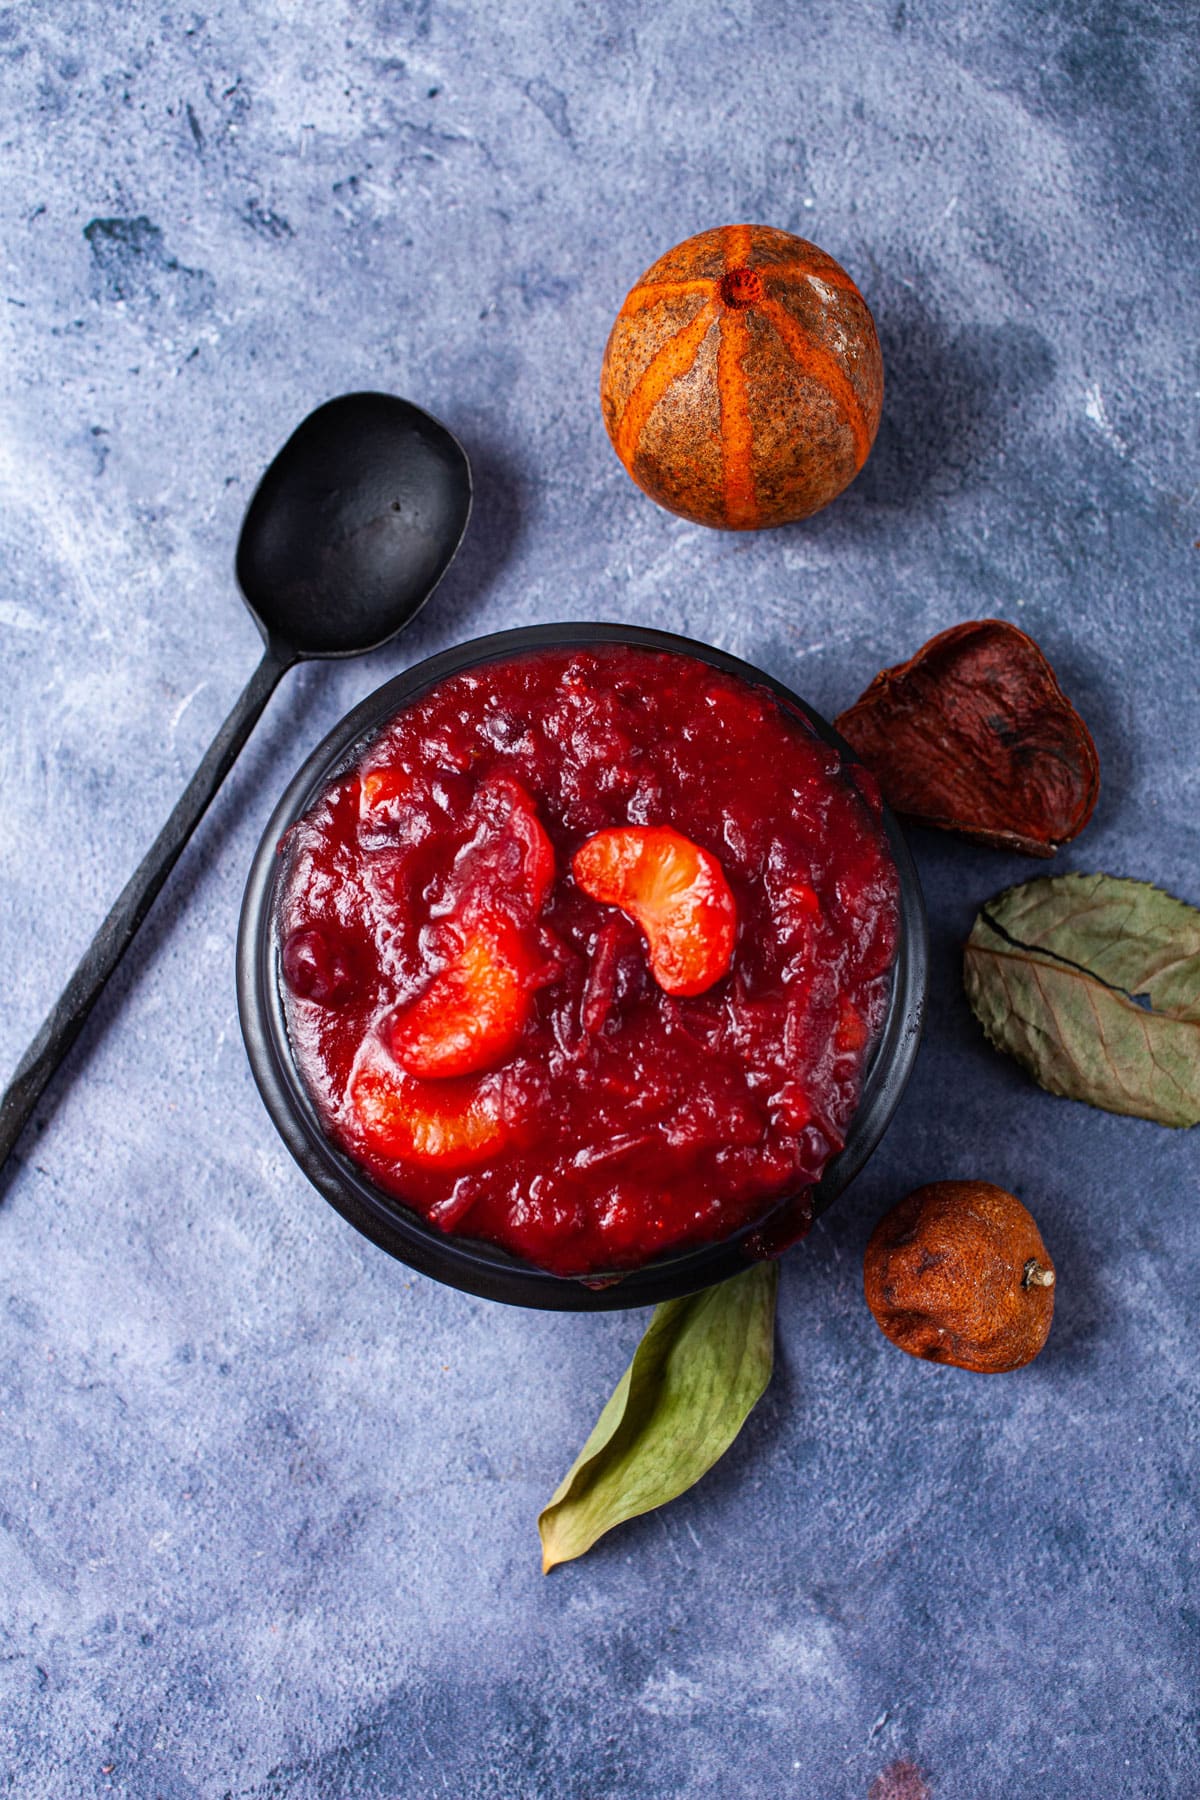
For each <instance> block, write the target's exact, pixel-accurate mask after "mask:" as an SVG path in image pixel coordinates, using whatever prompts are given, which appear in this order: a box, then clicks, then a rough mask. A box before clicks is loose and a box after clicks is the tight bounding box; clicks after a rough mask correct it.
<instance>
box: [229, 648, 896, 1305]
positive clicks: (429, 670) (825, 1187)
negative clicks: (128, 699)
mask: <svg viewBox="0 0 1200 1800" xmlns="http://www.w3.org/2000/svg"><path fill="white" fill-rule="evenodd" d="M594 644H630V645H634V646H636V647H638V648H641V649H647V650H660V651H667V652H672V653H674V654H676V655H682V656H690V657H694V658H697V659H699V660H700V661H701V662H706V663H709V664H711V665H712V667H714V668H716V669H721V670H723V671H724V672H725V673H726V674H728V675H732V676H736V677H738V678H739V679H740V680H742V681H745V682H748V683H749V684H750V685H751V686H754V687H762V688H766V689H768V690H769V691H770V692H771V693H773V694H775V695H776V696H777V697H778V698H779V699H780V700H782V701H783V702H784V704H785V706H786V707H790V708H792V709H793V710H795V711H798V712H799V713H800V714H801V715H802V716H803V717H804V718H805V719H807V721H808V722H809V724H810V725H811V726H812V728H813V730H814V731H815V732H816V733H817V735H818V736H819V737H821V738H823V739H824V740H825V742H826V743H828V744H832V745H834V746H835V748H836V749H838V750H839V751H841V753H842V755H843V756H844V757H845V758H846V760H847V761H849V762H854V761H856V760H857V758H856V757H855V755H854V752H853V751H852V750H851V749H850V746H849V745H848V744H847V743H846V742H845V741H844V740H843V739H842V738H840V737H839V736H838V734H837V733H836V732H835V731H834V730H833V728H832V726H830V725H829V724H828V723H827V722H826V721H825V720H824V719H823V718H822V717H821V716H820V714H819V713H816V712H814V711H813V709H812V707H810V706H808V705H806V704H805V702H804V701H803V700H801V699H800V698H799V696H798V695H796V694H794V693H792V692H791V690H790V689H789V688H787V687H785V686H784V685H783V683H782V682H780V681H776V680H775V679H774V678H773V677H772V676H770V675H767V674H765V673H764V672H763V671H762V670H761V669H756V668H754V667H753V666H752V665H751V664H750V663H745V662H742V661H740V660H739V658H737V657H736V656H729V655H727V654H726V653H725V651H723V650H716V649H713V648H712V647H711V646H710V645H708V644H700V643H695V642H693V641H692V640H691V639H690V638H685V637H677V636H675V635H674V634H673V633H670V632H665V631H651V630H648V629H643V628H641V627H639V626H633V625H597V624H561V625H534V626H528V627H525V628H523V629H521V630H516V631H500V632H496V633H494V634H493V635H491V636H489V637H482V638H474V639H472V640H471V641H470V642H469V643H465V644H460V645H458V646H456V647H455V648H453V649H450V650H445V651H442V652H441V654H440V655H437V656H432V657H429V658H428V659H427V660H426V661H424V662H421V663H417V664H416V665H414V667H412V668H411V669H407V670H406V671H405V672H404V673H403V674H402V675H397V676H396V677H395V679H394V680H392V681H389V682H386V683H385V684H384V686H383V687H381V688H377V689H376V690H375V692H374V693H373V694H370V695H368V696H367V698H366V699H365V700H363V701H361V702H360V703H359V704H358V705H357V706H356V707H354V709H353V710H352V711H351V712H349V713H347V714H346V716H345V718H344V719H342V721H341V723H340V724H338V725H336V726H335V727H334V728H333V730H332V731H331V732H330V733H329V735H328V736H327V737H326V738H325V739H324V740H323V741H322V742H321V743H320V744H318V746H317V748H316V749H315V750H314V751H313V753H312V755H311V756H310V757H308V759H307V760H306V761H305V763H304V764H303V766H302V767H301V768H300V769H299V770H298V771H297V773H296V775H295V776H294V778H293V779H292V781H290V782H289V783H288V786H287V788H286V790H285V792H284V794H283V796H282V798H281V799H280V801H279V804H278V806H277V807H276V808H275V810H274V812H273V813H272V814H271V817H270V820H269V822H268V824H267V828H266V831H265V832H264V833H263V838H262V842H261V844H260V845H259V847H258V851H257V853H256V854H255V857H254V862H253V864H252V865H251V869H250V877H249V880H248V881H247V883H246V893H245V897H244V899H243V902H242V913H241V920H240V923H239V927H238V942H237V991H238V1012H239V1015H240V1018H241V1024H242V1036H243V1038H244V1039H245V1043H246V1051H247V1054H248V1056H249V1058H250V1067H251V1069H252V1071H253V1074H254V1079H255V1081H256V1082H257V1084H258V1089H259V1092H260V1094H261V1095H262V1098H263V1101H264V1103H265V1105H266V1108H267V1111H268V1113H269V1114H270V1115H271V1119H272V1121H273V1122H274V1124H275V1127H276V1129H277V1130H278V1132H279V1135H280V1136H281V1137H282V1139H283V1141H284V1143H285V1144H286V1145H287V1148H288V1150H289V1151H290V1152H291V1154H292V1156H293V1157H294V1158H295V1160H296V1161H297V1163H299V1165H300V1167H301V1169H303V1171H304V1173H305V1174H306V1175H307V1176H308V1179H309V1180H310V1181H311V1182H312V1184H313V1186H314V1187H315V1188H316V1189H317V1190H318V1192H319V1193H321V1194H323V1195H324V1197H325V1199H326V1200H328V1201H329V1202H330V1204H331V1205H333V1206H335V1207H336V1208H337V1210H338V1211H339V1212H340V1213H341V1214H342V1216H343V1218H345V1219H348V1220H349V1222H350V1223H351V1224H352V1225H354V1226H356V1227H357V1229H358V1230H359V1231H361V1232H362V1233H363V1234H364V1235H365V1236H366V1237H368V1238H370V1239H371V1241H372V1243H375V1244H378V1245H379V1247H380V1248H381V1249H383V1250H386V1251H388V1252H389V1253H390V1254H391V1255H392V1256H395V1257H398V1258H399V1260H400V1261H401V1262H404V1263H407V1264H408V1265H409V1267H410V1268H413V1269H416V1270H418V1271H419V1272H420V1273H421V1274H422V1275H430V1276H432V1277H433V1278H434V1280H436V1281H441V1282H444V1283H446V1284H447V1285H448V1286H450V1287H456V1288H461V1289H463V1290H464V1291H465V1292H466V1293H469V1294H479V1295H482V1296H483V1297H484V1298H486V1299H489V1300H502V1301H505V1302H507V1303H508V1304H509V1305H513V1306H535V1307H543V1308H549V1309H552V1310H559V1311H566V1312H608V1311H613V1310H616V1309H618V1308H623V1307H631V1306H650V1305H657V1304H658V1303H659V1302H660V1301H663V1300H671V1299H676V1298H678V1297H679V1296H681V1295H683V1294H690V1293H695V1292H696V1291H698V1290H699V1289H700V1288H704V1287H710V1286H711V1285H712V1284H713V1283H715V1282H718V1281H723V1280H725V1279H726V1278H727V1277H728V1276H731V1275H736V1274H737V1273H738V1272H739V1271H740V1270H741V1269H744V1268H745V1267H746V1265H747V1262H748V1260H749V1259H750V1250H749V1248H748V1246H747V1242H746V1240H748V1239H750V1238H751V1237H752V1236H753V1234H754V1233H756V1232H758V1231H761V1230H762V1228H763V1224H764V1220H763V1219H761V1218H760V1219H759V1220H758V1221H757V1222H756V1223H755V1224H753V1225H751V1226H748V1227H745V1228H744V1229H742V1230H740V1231H738V1232H736V1233H735V1234H733V1235H732V1236H730V1237H728V1238H723V1239H721V1240H720V1241H718V1242H716V1243H713V1244H706V1245H703V1246H701V1247H700V1248H697V1249H693V1250H689V1251H686V1252H684V1253H683V1254H682V1255H676V1256H673V1257H668V1258H662V1259H660V1260H658V1261H656V1262H653V1263H648V1264H646V1265H644V1266H643V1267H642V1268H640V1269H635V1270H632V1271H630V1272H629V1273H628V1274H625V1275H623V1276H622V1277H621V1278H620V1280H619V1281H617V1282H615V1283H613V1284H611V1285H608V1286H603V1287H589V1286H586V1285H585V1284H584V1283H583V1282H582V1281H579V1280H576V1279H574V1278H571V1277H566V1276H561V1275H551V1274H548V1273H547V1272H546V1271H545V1270H542V1269H538V1268H535V1267H533V1265H532V1264H530V1263H526V1262H523V1261H521V1260H520V1259H518V1258H517V1257H515V1256H512V1255H510V1254H509V1253H508V1252H507V1251H504V1250H500V1249H497V1248H496V1247H495V1246H493V1245H490V1244H485V1243H483V1242H481V1241H479V1240H477V1239H473V1238H466V1237H449V1236H447V1235H446V1234H445V1233H443V1232H440V1231H438V1230H437V1229H436V1227H435V1226H432V1225H429V1224H427V1223H426V1222H425V1220H423V1219H422V1218H421V1217H420V1216H419V1215H418V1214H417V1213H415V1212H413V1211H411V1210H410V1209H409V1208H408V1207H406V1206H405V1205H404V1204H403V1202H402V1201H400V1200H397V1199H395V1198H394V1197H393V1196H392V1195H390V1194H388V1193H386V1192H385V1191H384V1190H383V1189H382V1188H380V1187H377V1186H376V1185H375V1183H374V1182H373V1181H372V1180H371V1179H370V1177H369V1176H368V1174H367V1173H366V1171H365V1170H364V1169H363V1168H361V1167H360V1166H359V1165H358V1164H357V1163H356V1162H354V1161H353V1159H352V1158H351V1157H350V1156H348V1155H347V1154H346V1153H345V1151H343V1150H340V1149H339V1148H338V1147H337V1145H336V1144H334V1143H333V1142H332V1140H331V1139H330V1138H329V1137H327V1136H326V1134H325V1131H324V1130H323V1128H322V1126H321V1122H320V1119H319V1117H318V1115H317V1112H316V1109H315V1107H314V1106H313V1103H312V1101H311V1099H310V1098H309V1095H308V1092H307V1090H306V1088H305V1086H304V1083H303V1081H302V1079H301V1077H300V1073H299V1070H298V1069H297V1067H296V1064H295V1061H294V1059H293V1056H292V1050H291V1044H290V1041H289V1038H288V1032H287V1023H286V1018H285V1015H284V1008H283V998H282V994H281V991H280V982H279V944H278V938H277V933H276V921H275V912H276V909H275V895H276V885H277V881H278V877H279V873H280V869H281V863H280V858H279V856H278V854H277V849H278V845H279V840H280V839H281V838H282V837H283V835H284V833H285V832H286V831H287V830H288V828H289V827H290V826H291V825H293V824H294V823H295V822H296V820H297V819H299V818H300V817H301V815H302V814H303V813H304V812H306V811H307V809H308V807H309V806H310V805H311V804H312V802H313V801H314V800H315V799H316V798H317V796H318V794H320V793H321V792H322V791H323V789H324V788H325V787H326V786H327V785H328V783H329V782H330V781H331V780H332V779H333V778H334V777H335V776H336V775H337V774H338V773H339V772H340V771H342V770H344V769H346V768H348V767H350V766H351V765H352V764H353V763H355V762H356V761H357V760H358V758H359V756H360V755H361V754H362V751H363V750H364V749H365V747H366V745H367V743H368V741H369V740H370V738H371V737H373V736H374V735H375V733H376V732H377V731H379V730H380V729H381V728H382V727H383V726H384V725H385V724H386V723H387V722H388V720H389V719H391V718H392V717H394V715H395V714H396V713H398V712H399V711H400V710H401V708H402V707H404V706H406V705H408V704H410V703H411V702H412V701H413V700H415V699H416V698H417V697H418V695H420V694H422V693H424V692H425V691H426V690H427V689H428V688H431V687H432V686H433V685H434V684H435V683H436V682H439V681H443V680H444V679H445V678H446V677H447V676H449V675H456V674H459V673H460V672H461V671H462V670H464V669H470V668H475V667H477V666H478V665H479V664H481V663H488V662H497V661H500V660H502V659H507V658H509V657H512V656H519V655H523V654H525V653H527V652H529V651H531V650H544V649H551V648H563V647H570V646H578V647H580V648H585V647H587V646H589V645H594ZM883 823H884V829H885V831H886V833H887V838H888V843H889V846H890V848H891V852H892V856H893V858H894V859H895V863H896V868H897V871H898V873H899V877H900V932H899V942H898V947H897V952H896V960H895V963H894V964H893V970H892V991H891V997H890V999H889V1003H888V1011H887V1016H886V1019H885V1021H884V1025H883V1029H882V1031H881V1032H880V1035H879V1038H878V1039H877V1041H876V1044H875V1046H874V1049H873V1051H872V1054H871V1058H870V1061H869V1063H868V1066H867V1071H866V1074H865V1076H864V1080H863V1087H862V1094H861V1097H860V1100H859V1104H858V1108H857V1110H856V1112H855V1114H854V1117H853V1119H852V1120H851V1123H850V1128H849V1131H848V1133H847V1136H846V1142H845V1145H844V1147H843V1149H842V1150H841V1151H840V1152H839V1153H838V1155H837V1156H835V1157H834V1158H833V1159H832V1160H831V1161H830V1162H829V1164H828V1165H827V1166H826V1169H825V1173H824V1175H823V1176H822V1178H821V1180H820V1182H819V1183H818V1185H817V1187H816V1188H815V1189H814V1190H813V1191H812V1195H811V1203H812V1210H813V1216H814V1218H815V1217H816V1216H817V1215H818V1214H820V1213H822V1212H824V1211H825V1209H826V1208H827V1207H828V1206H830V1205H831V1204H832V1202H833V1201H834V1200H835V1199H836V1198H837V1196H838V1195H839V1194H840V1193H841V1192H842V1190H843V1189H844V1188H845V1187H847V1186H848V1185H849V1183H850V1182H851V1181H852V1180H853V1179H854V1177H855V1176H856V1175H857V1174H858V1172H859V1170H860V1169H861V1168H862V1166H863V1164H864V1163H865V1162H866V1160H867V1158H868V1157H869V1156H870V1154H871V1152H872V1151H873V1150H874V1149H875V1147H876V1145H877V1144H878V1143H879V1140H880V1138H881V1137H882V1136H883V1133H884V1131H885V1130H886V1129H887V1126H888V1123H889V1122H890V1120H891V1117H892V1114H893V1113H894V1112H895V1110H896V1107H897V1105H898V1104H899V1101H900V1096H901V1094H902V1093H903V1091H904V1086H905V1083H906V1082H907V1080H908V1077H909V1073H910V1071H911V1069H912V1065H913V1061H914V1059H915V1057H916V1053H917V1045H918V1042H919V1040H920V1035H921V1025H922V1022H923V1017H924V1010H925V979H926V961H927V942H926V925H925V907H924V902H923V900H922V896H921V886H920V882H919V881H918V878H917V872H916V868H915V867H914V865H913V860H912V857H911V855H910V853H909V849H908V846H907V844H906V843H905V841H904V838H903V837H902V835H901V833H900V828H899V826H898V825H897V824H896V821H895V819H894V818H893V816H892V815H891V813H890V812H889V811H888V810H887V808H886V807H885V808H884V814H883ZM791 1197H793V1196H788V1195H781V1196H780V1198H779V1200H778V1201H777V1202H776V1203H775V1206H774V1207H773V1208H772V1209H771V1212H770V1213H769V1214H768V1215H767V1219H768V1221H769V1219H770V1218H771V1217H772V1216H774V1214H775V1213H776V1212H777V1211H779V1209H781V1208H782V1207H784V1206H785V1205H786V1204H787V1202H788V1199H789V1198H791Z"/></svg>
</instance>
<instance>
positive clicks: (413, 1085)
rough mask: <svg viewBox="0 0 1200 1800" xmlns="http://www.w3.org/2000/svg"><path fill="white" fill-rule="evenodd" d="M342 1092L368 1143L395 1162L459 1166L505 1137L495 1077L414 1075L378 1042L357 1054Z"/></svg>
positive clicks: (481, 1157)
mask: <svg viewBox="0 0 1200 1800" xmlns="http://www.w3.org/2000/svg"><path fill="white" fill-rule="evenodd" d="M348 1098H349V1103H350V1109H351V1112H352V1113H353V1115H354V1120H355V1124H356V1126H357V1128H358V1131H359V1132H360V1133H361V1135H362V1137H363V1139H364V1140H365V1143H366V1145H367V1147H368V1149H369V1150H371V1151H372V1152H373V1153H374V1154H375V1155H377V1156H384V1157H388V1158H389V1159H393V1160H395V1161H397V1162H413V1163H422V1164H426V1165H429V1166H436V1167H438V1168H441V1169H465V1168H470V1167H471V1166H472V1165H473V1164H475V1163H480V1162H486V1161H487V1159H488V1158H489V1157H491V1156H495V1155H497V1154H498V1153H499V1152H500V1151H501V1150H502V1149H503V1148H504V1147H505V1144H506V1143H507V1141H508V1137H509V1131H508V1128H507V1126H506V1124H505V1122H504V1118H503V1113H502V1108H501V1090H500V1084H499V1082H498V1081H496V1080H495V1079H485V1080H483V1081H476V1080H471V1079H470V1078H466V1079H460V1080H458V1081H438V1082H424V1081H418V1080H415V1079H414V1078H413V1077H411V1076H409V1075H406V1074H405V1072H404V1070H403V1069H401V1068H399V1067H398V1066H397V1065H396V1064H395V1063H393V1062H391V1061H390V1060H389V1059H388V1058H387V1057H386V1056H385V1055H384V1054H383V1051H382V1048H381V1046H379V1045H370V1046H369V1047H368V1050H367V1053H366V1054H365V1055H364V1056H363V1057H362V1058H361V1059H360V1061H359V1064H358V1066H357V1067H356V1068H355V1070H354V1073H353V1074H352V1075H351V1078H350V1089H349V1095H348Z"/></svg>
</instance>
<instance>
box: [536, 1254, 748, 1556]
mask: <svg viewBox="0 0 1200 1800" xmlns="http://www.w3.org/2000/svg"><path fill="white" fill-rule="evenodd" d="M778 1282H779V1271H778V1267H777V1265H776V1264H775V1263H773V1262H769V1263H755V1264H754V1265H753V1266H752V1267H751V1268H749V1269H747V1270H746V1271H745V1272H744V1273H743V1274H741V1275H735V1276H734V1277H733V1279H732V1280H731V1281H723V1282H722V1283H721V1284H720V1286H719V1287H713V1288H706V1289H705V1290H704V1292H703V1293H700V1294H689V1295H688V1296H687V1297H686V1298H685V1299H683V1300H668V1301H667V1302H666V1303H665V1305H663V1306H660V1307H658V1308H657V1309H656V1310H655V1313H654V1317H653V1318H652V1319H651V1321H650V1325H649V1328H648V1329H647V1332H646V1335H645V1337H644V1338H643V1339H642V1341H641V1343H640V1344H639V1345H638V1348H637V1350H636V1352H635V1354H634V1358H633V1361H632V1362H631V1363H630V1365H629V1367H628V1368H627V1369H626V1371H625V1373H624V1375H622V1377H621V1379H620V1381H619V1382H618V1383H617V1386H616V1389H615V1391H614V1392H613V1395H612V1397H611V1399H610V1400H609V1402H608V1404H607V1405H606V1406H605V1408H604V1411H603V1412H602V1413H601V1414H600V1417H599V1419H598V1420H597V1421H596V1426H595V1429H594V1430H593V1432H592V1434H591V1436H590V1437H589V1438H588V1441H587V1443H586V1444H585V1445H584V1446H583V1449H582V1450H581V1451H580V1452H579V1455H578V1456H577V1457H576V1459H575V1461H574V1463H573V1464H572V1466H571V1468H570V1470H569V1471H568V1473H567V1476H566V1478H565V1480H564V1481H563V1482H562V1483H561V1484H560V1486H559V1488H558V1490H557V1491H556V1493H555V1495H554V1497H553V1499H552V1500H551V1501H550V1504H549V1505H548V1506H547V1507H546V1508H545V1509H544V1511H543V1512H542V1514H541V1516H540V1518H539V1519H538V1530H539V1532H540V1533H541V1537H542V1568H543V1570H545V1571H549V1570H550V1569H552V1568H553V1567H554V1565H555V1563H560V1562H569V1561H570V1560H571V1559H572V1557H576V1556H582V1555H583V1553H584V1551H585V1550H589V1549H590V1548H591V1546H592V1545H593V1544H594V1543H595V1542H596V1539H597V1538H599V1537H602V1536H603V1535H604V1533H605V1532H606V1531H611V1530H612V1528H613V1526H614V1525H620V1524H621V1523H622V1522H623V1521H624V1520H625V1519H633V1518H636V1517H637V1515H638V1514H639V1513H644V1512H651V1511H652V1510H653V1509H654V1508H655V1507H656V1506H663V1505H665V1504H666V1502H667V1501H668V1500H674V1499H675V1497H676V1496H677V1495H678V1494H682V1493H683V1492H684V1490H685V1489H686V1488H690V1487H691V1486H692V1485H693V1483H694V1482H697V1481H699V1479H700V1477H701V1476H702V1475H703V1474H704V1473H705V1472H706V1471H707V1470H708V1469H711V1467H712V1465H713V1464H714V1463H715V1462H716V1461H717V1459H718V1457H720V1456H722V1455H723V1454H724V1452H725V1451H726V1450H727V1449H728V1448H729V1446H730V1444H732V1442H733V1440H734V1438H735V1437H736V1436H737V1434H738V1432H739V1431H740V1430H741V1428H742V1425H743V1423H744V1421H745V1419H746V1416H747V1414H748V1413H749V1412H750V1410H751V1408H752V1407H753V1406H754V1403H755V1402H756V1401H757V1400H758V1399H759V1397H760V1396H761V1394H762V1393H763V1390H764V1389H765V1388H766V1385H767V1383H768V1381H769V1380H770V1379H771V1367H772V1363H773V1361H774V1344H775V1291H776V1288H777V1286H778Z"/></svg>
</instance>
